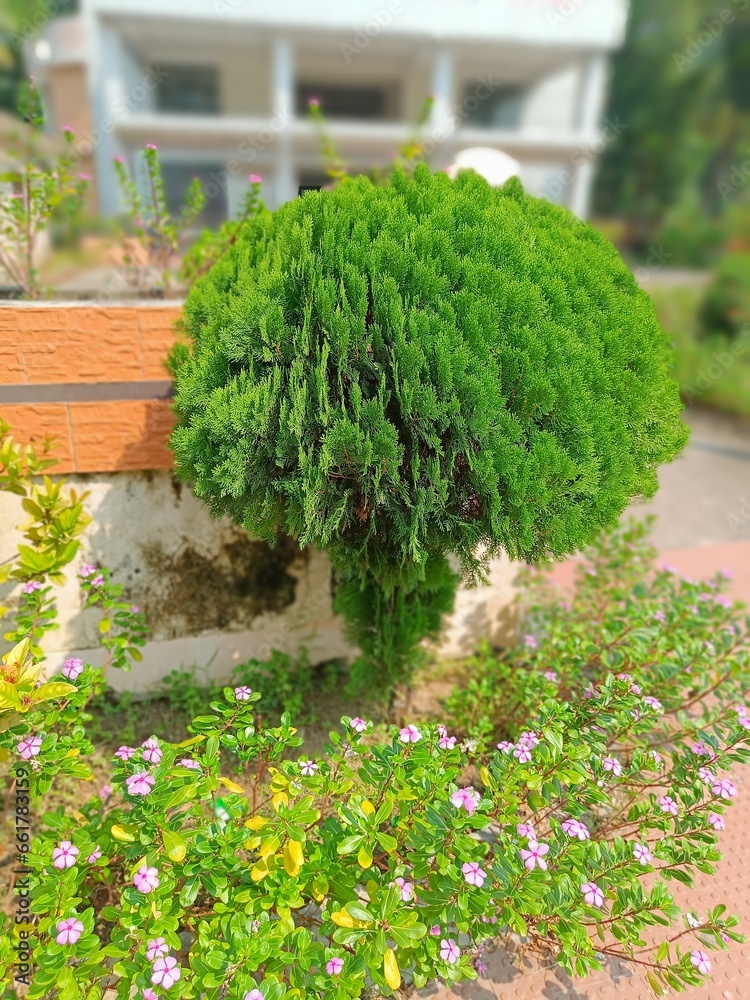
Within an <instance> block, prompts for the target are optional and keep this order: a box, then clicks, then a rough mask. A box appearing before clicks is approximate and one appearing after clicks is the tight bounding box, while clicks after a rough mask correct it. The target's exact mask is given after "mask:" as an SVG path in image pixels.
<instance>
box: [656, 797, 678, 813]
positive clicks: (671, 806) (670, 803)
mask: <svg viewBox="0 0 750 1000" xmlns="http://www.w3.org/2000/svg"><path fill="white" fill-rule="evenodd" d="M658 802H659V805H660V806H661V811H662V812H665V813H671V814H672V815H673V816H676V815H677V813H678V810H679V807H678V805H677V803H676V802H675V800H674V799H673V798H672V796H671V795H662V796H661V798H660V799H659V800H658Z"/></svg>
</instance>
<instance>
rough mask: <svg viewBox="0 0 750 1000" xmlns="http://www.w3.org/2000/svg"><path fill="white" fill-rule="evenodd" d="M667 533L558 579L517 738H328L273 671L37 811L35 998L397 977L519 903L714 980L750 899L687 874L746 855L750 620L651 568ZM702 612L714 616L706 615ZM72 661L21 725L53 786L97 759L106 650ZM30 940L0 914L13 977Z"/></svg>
mask: <svg viewBox="0 0 750 1000" xmlns="http://www.w3.org/2000/svg"><path fill="white" fill-rule="evenodd" d="M644 559H645V556H644V554H643V551H642V547H641V546H640V545H639V529H631V530H630V532H629V533H628V532H626V533H625V535H624V536H623V537H622V539H620V540H619V541H618V539H617V537H616V538H615V539H614V540H610V541H609V542H607V543H603V545H602V547H601V549H600V551H599V554H598V555H597V557H596V559H595V560H594V563H593V564H592V568H593V569H594V570H595V571H596V573H597V579H598V580H600V582H602V583H603V586H604V588H605V589H604V590H603V591H595V590H594V588H593V586H590V585H589V584H588V583H586V578H584V581H583V582H582V584H581V591H580V594H579V596H578V597H577V598H576V602H575V603H574V605H573V608H572V609H571V611H570V612H564V610H563V609H562V608H561V607H558V608H557V609H556V610H555V609H553V610H552V612H550V618H549V619H547V618H546V617H543V616H542V614H541V607H542V605H541V603H539V604H533V605H532V609H533V610H532V613H531V614H530V617H529V621H530V627H533V628H534V629H535V631H536V632H537V633H538V635H537V638H536V648H532V647H534V642H531V641H530V642H528V643H527V646H526V650H525V651H524V652H523V653H521V654H518V666H519V668H520V669H519V673H521V674H523V675H524V677H525V679H526V683H527V685H528V686H533V688H534V706H533V708H532V709H531V710H529V711H527V712H525V714H524V713H522V712H520V710H519V712H517V714H516V717H515V721H516V722H518V721H520V720H521V719H523V720H524V721H525V726H524V728H523V730H522V731H516V730H513V731H508V732H506V733H505V737H506V738H505V739H502V740H500V741H499V742H498V745H497V746H495V745H493V743H494V740H495V735H494V734H492V733H491V730H490V728H489V727H488V725H487V724H485V723H481V725H478V726H477V724H476V723H475V722H472V723H471V725H466V726H465V728H466V729H467V730H474V729H476V730H477V731H478V735H477V736H476V737H474V736H471V737H468V738H465V739H461V737H460V736H459V735H458V733H456V732H451V731H449V730H448V729H447V728H446V727H445V726H443V725H426V724H421V723H417V724H415V723H410V724H406V725H403V726H401V727H393V728H392V729H391V731H390V735H389V736H388V737H387V738H385V739H382V738H381V739H376V738H375V736H374V734H373V733H372V726H371V724H370V723H369V722H368V721H367V720H365V719H362V718H358V717H355V718H348V717H345V718H344V719H342V728H341V730H340V731H336V732H333V733H331V736H330V741H329V743H328V744H327V745H326V746H325V748H324V751H323V753H322V754H321V755H320V756H319V757H318V758H315V759H313V758H311V757H309V756H307V755H305V754H300V752H299V748H300V747H301V744H302V740H301V738H300V737H299V735H298V734H297V732H296V730H295V729H294V727H293V726H292V725H291V720H290V718H289V716H288V715H286V714H285V715H284V716H282V718H281V720H280V723H279V725H278V726H273V727H261V726H260V725H259V722H258V716H257V714H256V707H257V703H258V697H259V696H258V694H257V693H256V692H253V691H252V690H251V689H250V687H249V686H247V685H238V686H237V687H235V688H231V687H228V688H226V689H224V690H223V691H222V693H221V694H220V696H218V697H216V698H215V699H214V700H213V702H212V703H211V705H210V706H208V707H207V709H206V710H205V713H204V714H201V715H199V716H198V717H197V718H195V719H194V720H193V722H192V725H191V726H190V735H189V738H187V739H186V740H184V741H182V742H179V743H170V742H167V741H164V740H162V739H160V738H159V737H158V736H152V737H151V738H149V739H147V740H146V741H144V743H143V744H142V745H141V746H125V745H124V746H122V747H120V748H119V749H118V750H117V751H116V753H115V754H114V757H113V760H112V770H111V778H110V779H109V781H108V784H107V786H106V787H105V788H103V789H102V790H101V791H100V793H99V794H98V795H93V796H91V797H89V798H88V799H87V797H86V796H85V795H84V794H81V795H80V801H81V803H82V804H81V805H80V808H76V809H72V810H65V809H64V808H63V807H59V808H57V809H56V810H55V811H53V812H50V813H47V814H46V815H44V816H43V817H42V818H41V819H40V820H39V821H38V822H37V823H36V827H37V828H36V836H35V838H34V840H33V842H32V844H31V847H30V850H29V852H28V856H27V858H26V863H27V865H28V867H29V868H30V869H31V871H32V872H33V878H32V881H33V890H32V903H31V912H32V914H33V917H34V921H35V923H34V925H33V927H32V926H31V922H29V930H30V933H31V937H32V944H31V961H30V969H31V971H30V972H29V973H28V977H27V981H28V983H29V992H28V996H29V997H30V998H32V1000H34V998H39V1000H41V998H44V1000H53V998H60V1000H75V998H78V997H81V998H83V997H86V998H89V997H100V996H101V995H102V992H103V990H104V989H107V988H109V989H112V990H113V991H114V994H115V995H116V996H117V997H118V998H123V1000H124V998H126V997H127V998H130V997H133V996H135V997H138V998H139V1000H140V998H144V1000H154V998H161V997H166V998H167V1000H169V998H172V997H174V998H177V997H184V998H195V1000H197V998H199V997H205V998H207V1000H218V998H239V1000H269V998H270V1000H281V998H285V997H290V998H292V997H298V998H302V997H314V996H319V997H326V998H334V1000H336V998H340V1000H344V998H354V997H360V996H363V995H364V994H365V993H369V992H370V991H371V990H373V989H375V990H376V991H378V990H379V991H380V992H381V993H383V994H386V995H390V994H393V993H396V992H398V991H399V990H400V989H401V988H402V986H406V985H408V984H410V983H413V984H415V985H416V986H421V985H423V984H425V983H426V982H428V981H429V980H431V979H433V978H435V977H439V978H441V979H442V980H444V981H445V982H448V983H453V982H456V981H458V980H460V979H466V978H472V977H474V976H476V975H477V970H478V969H481V967H482V966H481V951H482V948H483V946H484V945H485V944H486V943H487V942H488V941H489V940H490V939H492V938H493V937H494V936H496V935H497V933H498V931H499V930H501V929H509V930H511V931H513V932H515V933H516V934H519V935H522V936H524V937H525V938H527V939H528V940H529V941H530V942H531V943H532V944H535V945H537V946H539V947H544V948H545V949H548V950H550V951H551V952H552V953H553V954H554V955H555V956H556V958H557V960H558V961H559V962H560V964H561V965H562V966H564V967H565V968H566V969H567V970H568V971H570V972H574V973H577V974H580V975H583V974H585V973H587V972H588V971H590V970H592V969H597V968H600V967H601V966H602V963H603V962H604V961H605V960H606V959H607V958H610V957H613V956H619V957H622V958H624V959H628V960H630V961H633V962H636V963H639V964H640V965H643V966H645V967H646V968H647V969H648V972H649V976H650V979H651V982H652V985H653V986H654V988H655V989H657V990H661V989H663V988H664V987H666V986H672V987H674V988H675V989H680V988H683V987H684V986H687V985H691V984H697V983H699V982H700V981H701V979H702V976H703V975H705V974H706V973H707V972H708V971H709V970H710V968H711V958H710V955H709V953H710V951H711V950H713V949H721V948H725V947H726V945H727V943H728V942H729V941H731V940H741V939H740V938H739V936H738V934H737V933H736V931H735V929H734V928H735V927H736V920H735V918H733V917H731V916H728V915H726V913H725V912H724V908H723V907H721V906H719V907H716V908H715V909H713V910H712V911H710V912H708V913H706V914H701V915H694V914H692V913H682V912H681V911H680V909H679V907H678V906H677V905H676V904H675V902H674V900H673V898H672V896H671V895H670V892H669V886H668V882H669V880H671V879H678V880H679V881H681V882H689V881H690V878H691V876H692V873H694V872H695V871H701V872H710V871H712V870H713V867H714V865H715V863H716V861H717V860H718V858H719V851H718V847H717V845H718V840H719V832H720V831H721V830H722V829H723V828H724V825H725V822H727V820H725V814H726V812H727V809H728V808H729V807H731V804H732V800H733V799H734V798H735V796H736V791H737V790H736V786H735V785H734V783H733V782H732V780H731V778H730V777H728V776H727V772H728V771H729V770H730V769H731V768H733V767H735V766H736V765H737V764H738V763H739V762H743V761H745V760H746V759H747V758H748V746H747V741H748V732H749V731H750V713H748V711H747V709H746V708H745V707H744V704H742V703H741V702H739V701H738V699H739V697H740V696H741V692H742V689H743V686H744V684H745V683H746V681H747V655H746V651H745V649H744V641H745V633H744V632H743V630H742V628H741V627H740V625H739V623H738V622H737V621H736V617H735V616H734V615H733V614H732V612H731V610H730V609H729V608H726V607H724V604H723V603H722V601H721V600H720V599H719V600H717V596H720V595H718V594H717V591H716V590H715V589H714V588H713V587H708V586H701V585H698V584H690V583H687V582H685V581H680V580H677V578H676V577H675V576H674V575H673V574H667V573H666V571H665V572H662V573H659V574H657V577H656V579H655V581H654V583H653V584H648V583H644V582H643V578H644V574H643V572H642V571H643V569H644V562H643V561H644ZM616 569H617V571H618V572H619V571H620V570H622V572H623V574H624V579H625V583H623V585H622V592H621V593H620V594H619V596H617V594H616V591H617V585H616V584H615V583H614V580H613V579H610V576H611V577H612V578H614V576H615V571H616ZM639 570H640V571H641V573H640V578H641V584H640V585H641V586H642V587H643V590H642V591H638V593H637V594H635V595H633V596H632V600H633V601H634V602H638V603H639V604H640V603H641V602H642V603H643V604H644V605H646V606H647V613H648V620H647V623H644V622H642V621H640V620H639V623H638V624H637V625H636V626H635V627H634V629H633V630H632V631H628V632H627V639H626V638H625V637H624V636H622V635H621V632H622V630H623V626H622V622H621V619H620V618H619V617H618V615H622V616H624V615H626V613H627V611H628V608H627V607H625V608H620V609H619V610H618V605H619V603H620V602H625V604H626V605H627V595H628V593H629V592H630V587H629V584H628V582H627V581H628V577H630V579H631V580H632V579H635V578H637V577H638V575H639ZM589 575H591V574H589ZM85 579H86V580H87V581H89V582H88V583H87V585H88V586H89V587H91V586H94V585H95V584H94V580H91V574H89V573H85ZM94 579H95V578H94ZM105 582H106V581H105ZM96 585H99V586H101V584H96ZM534 586H536V584H535V585H534ZM638 586H639V584H636V588H637V587H638ZM607 588H609V589H607ZM685 588H687V590H685ZM688 592H689V599H690V601H691V602H694V606H695V608H696V610H695V611H692V610H691V608H692V606H693V603H691V604H686V603H685V600H686V599H687V597H688ZM36 593H38V592H35V594H36ZM701 595H703V599H701ZM597 597H598V601H597V608H598V611H597V613H598V615H599V627H600V629H601V636H600V637H599V639H598V640H597V641H596V642H591V641H589V642H584V641H583V639H581V636H580V633H579V634H577V633H576V624H575V623H576V622H578V615H579V614H580V615H581V616H582V615H583V608H584V607H585V606H586V603H585V602H587V601H589V602H592V601H595V600H597ZM579 602H582V603H579ZM605 603H606V604H607V605H609V604H610V603H611V604H613V605H614V606H615V607H613V608H609V606H607V607H605V606H604V604H605ZM588 610H589V615H591V613H592V608H591V607H588ZM565 614H568V615H572V620H569V625H568V632H570V633H571V635H572V638H571V639H570V647H566V646H565V639H564V632H565V629H564V623H563V619H564V616H565ZM688 615H691V616H694V617H695V619H696V621H701V622H702V625H700V626H695V630H694V634H693V635H692V639H690V640H688V638H687V637H686V636H685V635H683V632H682V630H683V629H689V628H692V626H688V625H686V624H685V622H686V620H687V617H688ZM662 618H664V619H665V620H664V621H662ZM618 621H620V623H621V629H620V632H617V631H616V630H615V628H614V625H615V623H616V622H618ZM578 627H579V628H580V629H581V630H585V628H587V627H588V626H587V625H586V624H585V623H584V622H583V621H581V622H580V623H579V626H578ZM542 628H544V629H545V632H544V634H542ZM608 629H609V630H608ZM705 634H710V635H711V636H712V639H711V640H708V639H706V638H705V637H704V636H705ZM678 640H679V641H678ZM708 641H711V642H712V643H713V646H712V648H710V649H709V648H707V647H706V642H708ZM547 644H549V649H550V650H551V649H552V648H553V647H556V653H555V675H556V676H555V677H553V676H552V667H551V666H550V661H549V659H548V658H547V657H546V655H545V650H546V649H547V648H548V647H547ZM633 650H638V651H639V658H638V664H636V663H635V662H634V660H635V653H634V652H633ZM647 650H651V653H650V655H649V656H647V655H646V651H647ZM490 662H491V661H489V659H488V658H487V657H485V661H484V666H485V668H486V669H485V674H486V675H487V676H489V674H490V672H491V669H492V667H491V666H490ZM63 673H64V675H65V677H66V678H67V680H66V683H67V684H68V685H69V686H70V687H71V688H72V689H73V691H66V692H65V694H64V695H61V696H60V698H59V700H58V702H57V703H56V704H55V705H54V706H51V705H50V703H49V702H45V703H42V704H34V705H32V706H31V707H30V709H29V710H28V711H27V712H26V713H25V714H24V715H23V719H22V720H21V721H20V722H14V724H13V725H12V726H11V727H10V728H9V729H7V731H6V732H5V733H4V734H3V735H2V737H0V744H1V745H2V746H3V747H5V749H6V751H7V752H8V753H9V754H11V755H12V757H13V759H14V761H15V762H16V764H15V770H16V776H17V780H18V778H19V775H20V776H21V777H22V780H25V781H27V782H28V783H29V785H30V787H31V790H32V791H33V792H38V791H39V790H43V789H45V788H47V787H49V784H50V781H51V780H52V779H53V777H56V776H57V775H59V774H60V773H65V774H67V775H70V776H72V777H76V776H80V777H84V776H85V774H84V771H85V767H86V763H85V756H86V753H87V752H88V749H89V748H88V745H87V743H86V739H85V733H84V732H83V727H82V726H81V725H80V721H79V720H80V718H81V716H80V714H79V713H78V714H77V715H76V718H74V717H73V713H72V712H71V706H72V705H73V704H74V703H75V701H76V699H81V700H84V701H85V699H86V698H87V697H88V696H89V693H90V689H91V685H92V678H96V677H98V674H97V672H96V671H94V670H92V668H91V667H89V666H87V665H82V664H79V663H78V662H77V661H68V662H67V663H66V664H64V666H63ZM584 681H585V682H586V685H587V686H588V688H589V692H588V693H589V694H590V697H580V696H579V688H578V685H579V684H581V683H583V682H584ZM522 686H523V685H522V684H521V682H519V690H520V689H521V687H522ZM699 705H700V706H703V708H702V714H698V713H697V712H696V706H699ZM469 708H470V702H469V700H467V699H464V700H458V701H457V702H456V703H454V706H453V710H454V713H456V714H458V712H459V709H460V711H462V712H466V711H467V710H468V709H469ZM514 724H515V722H514ZM491 735H492V739H491V740H490V736H491ZM508 737H512V739H511V738H508ZM295 757H296V759H293V758H295ZM78 768H80V769H82V770H80V771H76V770H75V769H78ZM670 925H672V926H673V930H671V931H670V930H665V928H667V927H669V926H670ZM655 931H656V932H660V933H656V934H655ZM645 937H648V939H649V940H652V941H653V945H652V946H650V947H649V948H644V946H643V942H644V938H645ZM12 956H13V951H12V947H9V946H8V940H7V936H6V938H5V939H3V938H2V937H1V936H0V972H1V973H2V975H3V976H4V977H5V979H4V980H2V979H0V982H4V983H6V984H7V983H9V982H10V980H11V978H12V976H13V967H12V964H11V963H12Z"/></svg>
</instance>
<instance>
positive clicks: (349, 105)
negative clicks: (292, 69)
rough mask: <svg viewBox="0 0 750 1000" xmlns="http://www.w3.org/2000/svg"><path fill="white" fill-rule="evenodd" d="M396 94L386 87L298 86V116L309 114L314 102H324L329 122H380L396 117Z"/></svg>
mask: <svg viewBox="0 0 750 1000" xmlns="http://www.w3.org/2000/svg"><path fill="white" fill-rule="evenodd" d="M394 97H395V95H394V93H393V91H392V89H391V88H389V87H383V86H366V87H363V86H348V85H346V84H317V83H300V84H297V114H298V115H301V116H304V115H306V114H307V112H308V108H309V104H310V101H311V100H312V99H315V100H317V101H319V102H320V109H321V111H322V112H323V114H324V115H325V116H326V118H360V119H364V120H367V121H378V120H383V119H385V118H388V117H390V116H392V115H393V114H394V104H395V101H394Z"/></svg>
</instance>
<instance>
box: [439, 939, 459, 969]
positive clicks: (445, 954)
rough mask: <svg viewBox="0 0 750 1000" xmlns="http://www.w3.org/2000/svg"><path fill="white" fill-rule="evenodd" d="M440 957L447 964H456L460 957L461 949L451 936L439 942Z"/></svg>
mask: <svg viewBox="0 0 750 1000" xmlns="http://www.w3.org/2000/svg"><path fill="white" fill-rule="evenodd" d="M440 957H441V958H442V960H443V961H444V962H447V963H448V965H456V964H457V962H458V961H459V959H460V958H461V949H460V948H459V947H458V945H457V944H456V942H455V941H454V940H453V938H448V940H447V941H446V939H445V938H443V940H442V941H441V942H440Z"/></svg>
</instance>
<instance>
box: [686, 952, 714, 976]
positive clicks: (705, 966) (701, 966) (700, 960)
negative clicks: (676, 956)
mask: <svg viewBox="0 0 750 1000" xmlns="http://www.w3.org/2000/svg"><path fill="white" fill-rule="evenodd" d="M690 961H691V962H692V964H693V965H694V966H695V967H696V969H697V970H698V972H700V973H702V974H703V975H704V976H705V975H707V974H708V973H709V972H710V971H711V960H710V959H709V957H708V955H707V954H706V953H705V951H700V950H699V949H698V948H696V949H695V951H691V952H690Z"/></svg>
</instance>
